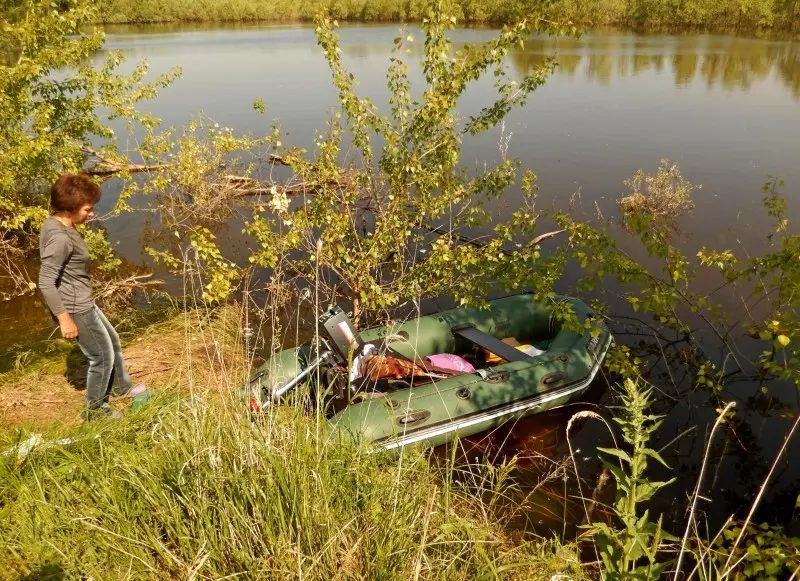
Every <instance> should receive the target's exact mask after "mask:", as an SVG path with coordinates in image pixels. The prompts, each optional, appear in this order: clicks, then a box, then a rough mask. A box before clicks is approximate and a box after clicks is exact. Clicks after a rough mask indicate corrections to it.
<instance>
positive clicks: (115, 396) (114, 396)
mask: <svg viewBox="0 0 800 581" xmlns="http://www.w3.org/2000/svg"><path fill="white" fill-rule="evenodd" d="M146 391H147V386H146V385H145V384H144V383H140V384H138V385H133V386H131V387H130V388H129V389H128V391H125V392H122V393H114V392H112V393H111V397H110V398H108V399H109V401H117V400H120V399H130V398H134V397H136V396H137V395H140V394H142V393H144V392H146Z"/></svg>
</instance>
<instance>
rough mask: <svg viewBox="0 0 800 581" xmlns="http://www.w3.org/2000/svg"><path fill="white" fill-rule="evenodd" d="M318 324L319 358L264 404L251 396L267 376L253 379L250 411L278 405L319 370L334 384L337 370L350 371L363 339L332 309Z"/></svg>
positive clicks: (342, 314)
mask: <svg viewBox="0 0 800 581" xmlns="http://www.w3.org/2000/svg"><path fill="white" fill-rule="evenodd" d="M319 323H320V325H321V327H320V346H319V351H318V355H317V356H316V358H314V359H313V360H310V361H308V364H307V365H306V368H305V369H303V371H301V372H300V373H299V374H297V375H296V376H295V377H294V378H292V379H291V380H290V381H288V382H286V383H285V384H283V385H281V386H280V387H277V388H274V389H271V390H269V391H268V393H267V394H265V396H264V397H263V398H261V399H262V401H261V402H259V401H258V398H256V397H254V396H253V395H252V391H253V390H252V385H253V384H255V385H257V386H260V379H261V376H263V374H264V372H263V371H262V373H261V375H260V376H257V377H252V378H250V382H249V384H248V386H249V389H248V391H249V392H250V408H251V410H253V411H254V412H257V411H261V410H262V409H263V407H265V406H268V405H270V403H271V402H275V401H277V400H278V399H279V398H280V397H281V396H282V395H283V394H285V393H286V392H288V391H289V390H291V389H293V388H294V387H295V386H297V385H298V384H300V383H301V382H302V381H303V380H305V379H306V378H307V377H308V376H309V375H311V373H313V372H314V371H316V370H317V369H318V368H319V369H320V371H321V372H322V373H323V375H324V376H325V381H326V382H328V383H333V382H334V381H337V379H336V377H337V372H336V368H341V367H347V365H348V363H349V361H350V360H351V359H352V358H353V356H354V354H358V353H360V352H361V349H362V347H363V345H364V342H363V341H362V340H361V336H360V335H359V334H358V331H357V330H356V328H355V326H354V325H353V322H352V321H351V320H350V318H349V317H348V316H347V313H345V312H344V311H343V310H342V309H341V308H339V307H338V306H332V307H331V308H330V309H328V310H327V311H326V312H325V313H323V314H322V315H321V316H320V318H319ZM338 375H339V376H340V377H339V379H341V374H340V373H338ZM345 377H346V373H345ZM346 385H347V384H346V383H345V384H344V386H343V387H342V386H340V391H341V390H342V389H346ZM340 397H341V395H340Z"/></svg>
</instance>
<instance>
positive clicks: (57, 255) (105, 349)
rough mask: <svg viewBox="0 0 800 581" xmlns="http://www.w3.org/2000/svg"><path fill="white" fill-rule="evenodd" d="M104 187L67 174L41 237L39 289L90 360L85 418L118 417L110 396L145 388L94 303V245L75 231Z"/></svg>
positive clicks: (53, 195) (67, 335) (55, 188)
mask: <svg viewBox="0 0 800 581" xmlns="http://www.w3.org/2000/svg"><path fill="white" fill-rule="evenodd" d="M99 199H100V187H99V186H98V185H97V184H95V183H94V182H93V181H92V180H91V179H89V178H88V177H87V176H85V175H81V174H66V175H62V176H61V177H60V178H58V179H57V180H56V182H55V183H54V184H53V187H52V189H51V191H50V205H51V206H52V209H53V213H52V215H51V216H50V217H49V218H47V220H45V222H44V225H43V226H42V231H41V234H40V235H39V254H40V256H41V259H42V261H41V269H40V270H39V288H40V289H41V291H42V295H43V296H44V300H45V302H46V303H47V307H48V309H50V313H51V314H52V316H53V317H54V319H55V320H57V321H58V324H59V326H60V327H61V335H62V336H63V337H64V338H65V339H76V338H77V340H78V346H79V347H80V348H81V351H83V354H84V355H85V356H86V358H87V359H88V360H89V373H88V375H87V378H86V401H85V404H84V409H83V412H82V413H81V417H82V418H83V419H84V420H90V419H95V418H99V417H108V418H113V419H119V418H121V417H122V414H121V413H120V412H118V411H116V410H114V409H113V408H112V407H111V406H110V405H109V404H108V402H109V399H120V398H125V397H134V396H136V395H138V394H140V393H142V392H144V391H145V389H146V388H145V386H144V385H141V384H140V385H137V386H134V385H133V382H132V381H131V378H130V376H129V375H128V372H127V370H126V369H125V361H124V360H123V358H122V350H121V347H120V343H119V335H117V332H116V331H115V330H114V327H112V326H111V323H109V322H108V319H106V317H105V315H104V314H103V312H102V311H101V310H100V309H99V308H98V307H97V305H95V304H94V300H93V298H92V285H91V280H90V259H89V249H88V248H87V247H86V243H85V242H84V240H83V238H82V237H81V235H80V234H79V233H78V231H77V230H76V229H75V226H77V225H78V224H83V223H85V222H86V221H88V220H89V219H90V218H92V217H93V216H94V206H95V204H96V203H97V201H98V200H99Z"/></svg>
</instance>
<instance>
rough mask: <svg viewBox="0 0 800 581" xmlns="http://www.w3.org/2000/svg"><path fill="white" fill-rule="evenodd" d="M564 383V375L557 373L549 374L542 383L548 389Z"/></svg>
mask: <svg viewBox="0 0 800 581" xmlns="http://www.w3.org/2000/svg"><path fill="white" fill-rule="evenodd" d="M563 381H564V374H563V373H558V372H556V373H548V374H547V375H545V376H544V377H542V379H541V380H540V383H541V384H542V385H545V386H547V387H553V386H555V385H558V384H560V383H562V382H563Z"/></svg>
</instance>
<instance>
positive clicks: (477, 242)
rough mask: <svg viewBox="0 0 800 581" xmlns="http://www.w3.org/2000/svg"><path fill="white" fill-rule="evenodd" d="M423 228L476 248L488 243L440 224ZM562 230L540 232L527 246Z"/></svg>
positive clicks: (542, 240) (505, 252)
mask: <svg viewBox="0 0 800 581" xmlns="http://www.w3.org/2000/svg"><path fill="white" fill-rule="evenodd" d="M423 228H424V229H425V230H428V231H429V232H433V233H434V234H441V235H442V236H452V237H454V238H456V239H457V240H458V241H459V242H464V243H465V244H470V245H471V246H477V247H478V248H486V247H487V246H488V245H489V243H488V242H484V241H482V240H478V239H477V238H470V237H469V236H464V235H463V234H457V233H455V232H452V231H450V230H447V229H446V228H442V227H441V226H423ZM562 232H566V230H554V231H552V232H545V233H544V234H540V235H539V236H537V237H536V238H534V239H533V240H531V241H530V242H529V243H528V246H538V245H539V244H540V243H542V242H544V241H545V240H548V239H549V238H553V237H555V236H558V235H559V234H561V233H562ZM502 252H503V254H505V255H506V256H513V255H514V253H515V252H514V251H513V250H505V249H503V250H502Z"/></svg>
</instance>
